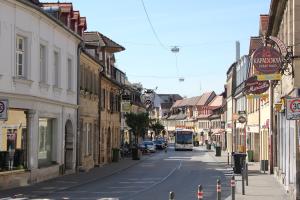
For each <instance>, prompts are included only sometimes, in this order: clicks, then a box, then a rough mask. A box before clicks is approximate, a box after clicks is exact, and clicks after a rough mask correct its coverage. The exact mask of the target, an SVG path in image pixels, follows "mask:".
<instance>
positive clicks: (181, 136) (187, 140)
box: [176, 131, 193, 144]
mask: <svg viewBox="0 0 300 200" xmlns="http://www.w3.org/2000/svg"><path fill="white" fill-rule="evenodd" d="M176 143H177V144H192V143H193V133H192V132H188V131H180V132H177V133H176Z"/></svg>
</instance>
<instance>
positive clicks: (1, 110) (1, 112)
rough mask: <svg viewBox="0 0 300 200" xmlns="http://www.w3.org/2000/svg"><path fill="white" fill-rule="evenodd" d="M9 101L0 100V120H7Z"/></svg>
mask: <svg viewBox="0 0 300 200" xmlns="http://www.w3.org/2000/svg"><path fill="white" fill-rule="evenodd" d="M7 110H8V99H0V120H4V121H6V120H7V117H8V116H7Z"/></svg>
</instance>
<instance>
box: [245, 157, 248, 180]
mask: <svg viewBox="0 0 300 200" xmlns="http://www.w3.org/2000/svg"><path fill="white" fill-rule="evenodd" d="M245 168H246V170H245V173H246V186H248V163H246V166H245Z"/></svg>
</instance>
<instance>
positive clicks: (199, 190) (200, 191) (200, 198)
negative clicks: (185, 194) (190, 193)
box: [197, 185, 203, 200]
mask: <svg viewBox="0 0 300 200" xmlns="http://www.w3.org/2000/svg"><path fill="white" fill-rule="evenodd" d="M197 196H198V200H203V188H202V185H199V186H198V195H197Z"/></svg>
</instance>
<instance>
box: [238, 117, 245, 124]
mask: <svg viewBox="0 0 300 200" xmlns="http://www.w3.org/2000/svg"><path fill="white" fill-rule="evenodd" d="M238 121H239V122H240V123H241V124H243V123H245V122H246V121H247V119H246V117H244V116H239V118H238Z"/></svg>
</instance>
